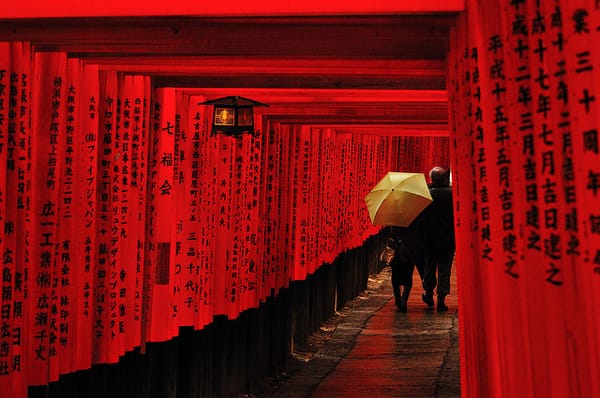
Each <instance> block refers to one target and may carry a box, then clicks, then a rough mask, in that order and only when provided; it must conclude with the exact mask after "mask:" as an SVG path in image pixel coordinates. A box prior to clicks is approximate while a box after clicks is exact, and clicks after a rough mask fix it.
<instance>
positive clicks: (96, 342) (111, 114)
mask: <svg viewBox="0 0 600 398" xmlns="http://www.w3.org/2000/svg"><path fill="white" fill-rule="evenodd" d="M99 93H100V95H99V98H98V109H99V110H98V115H99V120H98V123H99V137H98V151H99V156H98V172H97V174H96V177H97V179H98V181H97V190H96V198H97V207H96V245H95V246H92V247H93V248H94V250H95V252H94V253H93V256H94V257H95V258H96V262H95V263H94V269H93V273H94V274H93V277H94V280H93V287H92V289H91V294H92V295H93V298H92V303H93V306H92V308H91V310H92V311H93V312H94V314H93V318H92V319H93V324H94V326H93V336H94V338H93V347H94V348H93V351H92V362H93V363H105V362H107V361H108V358H109V350H110V335H109V331H108V326H109V322H110V318H109V316H110V312H109V311H110V310H109V295H110V291H109V275H110V274H109V247H110V241H111V235H112V232H111V213H110V209H111V206H112V202H113V201H112V199H113V197H112V189H111V187H112V171H113V167H115V164H114V161H115V154H114V152H113V146H114V135H115V129H116V120H117V76H116V73H114V72H101V73H100V75H99Z"/></svg>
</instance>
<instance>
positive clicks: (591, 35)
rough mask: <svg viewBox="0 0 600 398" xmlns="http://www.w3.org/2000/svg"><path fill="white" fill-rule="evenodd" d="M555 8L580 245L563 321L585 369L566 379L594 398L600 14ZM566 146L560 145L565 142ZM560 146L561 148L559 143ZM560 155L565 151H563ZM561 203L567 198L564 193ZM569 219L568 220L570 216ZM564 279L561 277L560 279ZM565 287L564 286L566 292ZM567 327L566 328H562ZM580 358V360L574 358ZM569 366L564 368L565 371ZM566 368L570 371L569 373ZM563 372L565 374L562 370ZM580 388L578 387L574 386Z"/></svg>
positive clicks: (577, 5) (599, 271) (598, 353)
mask: <svg viewBox="0 0 600 398" xmlns="http://www.w3.org/2000/svg"><path fill="white" fill-rule="evenodd" d="M556 8H559V9H560V11H561V15H562V22H563V32H564V40H563V37H560V40H559V38H558V37H557V38H556V39H555V41H557V42H559V43H560V44H561V45H563V46H564V54H565V55H564V57H565V61H566V67H565V68H564V69H565V70H566V85H568V90H565V92H568V104H569V105H568V110H569V116H568V118H569V121H570V125H569V128H570V132H571V136H570V137H569V138H571V139H572V143H571V145H572V151H573V154H574V155H575V156H573V157H572V161H573V164H572V169H571V167H569V168H568V169H567V170H563V173H565V176H564V178H565V179H566V178H567V175H568V171H572V172H574V174H573V177H574V178H575V180H574V184H575V195H576V201H575V203H574V206H575V209H574V210H572V211H571V213H569V214H570V217H569V218H567V221H566V226H568V227H569V230H570V231H573V229H576V230H577V236H578V237H579V241H577V240H576V239H575V238H574V237H571V239H570V240H569V241H568V243H567V247H568V249H570V250H572V248H574V247H576V248H577V249H578V250H577V251H578V252H579V258H578V259H577V260H576V261H575V262H574V264H573V269H572V271H570V272H573V275H572V276H571V275H569V276H570V278H569V279H571V278H572V281H571V280H569V281H568V282H569V284H570V283H573V284H574V286H573V287H574V288H575V289H576V290H574V291H573V292H572V293H570V297H568V298H567V300H569V301H568V302H567V303H565V304H566V305H570V306H571V308H572V307H575V308H578V311H569V312H568V313H567V314H568V315H574V316H577V317H578V319H576V320H573V322H576V324H573V329H570V330H569V333H570V335H572V336H573V340H574V341H573V343H572V346H571V347H572V348H570V350H569V353H570V354H571V355H572V357H575V356H577V359H578V360H579V361H578V362H577V363H585V364H586V365H584V366H585V367H584V371H582V372H581V373H580V374H575V372H573V373H571V374H572V377H573V378H576V381H575V382H574V383H573V384H574V385H576V386H577V390H575V389H574V390H573V391H571V392H570V393H571V395H582V396H583V395H588V396H594V395H598V394H599V390H600V386H599V381H598V380H597V378H594V377H591V378H588V380H590V381H589V382H585V381H583V380H585V379H586V377H589V376H588V375H591V374H597V373H598V372H599V369H600V343H599V342H598V339H597V336H598V335H599V334H600V321H599V318H600V310H599V309H598V306H597V305H596V304H595V303H597V302H598V299H599V298H600V297H599V296H600V294H599V291H600V211H599V210H598V206H597V203H598V202H599V200H600V149H599V142H598V111H599V109H598V107H599V105H598V101H599V98H598V96H599V94H600V87H599V86H600V83H599V79H598V71H599V70H598V68H599V65H600V51H598V49H597V48H598V46H597V42H598V39H599V35H600V9H599V8H598V5H597V4H595V5H592V4H591V2H589V1H582V0H576V1H571V2H567V1H560V2H557V4H556ZM557 12H558V11H557ZM564 141H565V140H563V142H564ZM563 146H565V144H564V143H563ZM563 152H564V148H563ZM565 197H567V194H566V193H565ZM569 214H568V215H569ZM565 277H566V275H565ZM569 284H567V281H565V285H566V286H569ZM566 325H567V326H570V324H569V323H567V324H566ZM577 354H579V355H577ZM566 366H568V365H565V367H566ZM573 366H575V365H571V367H569V368H568V369H569V370H572V369H573ZM565 371H566V370H565ZM579 383H581V384H579Z"/></svg>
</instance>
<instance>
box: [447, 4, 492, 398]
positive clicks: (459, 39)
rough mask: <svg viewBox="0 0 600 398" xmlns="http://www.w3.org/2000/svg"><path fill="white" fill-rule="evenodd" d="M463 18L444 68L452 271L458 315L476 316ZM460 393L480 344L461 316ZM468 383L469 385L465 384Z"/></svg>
mask: <svg viewBox="0 0 600 398" xmlns="http://www.w3.org/2000/svg"><path fill="white" fill-rule="evenodd" d="M468 34H469V31H468V25H467V18H466V16H464V15H461V16H460V17H459V18H458V21H457V26H456V28H454V29H453V30H452V32H451V40H450V43H451V50H450V55H449V57H448V59H449V60H450V64H449V76H448V78H449V80H448V90H449V126H450V138H451V142H452V147H453V151H452V154H453V160H452V177H453V186H452V190H453V196H454V197H453V199H454V210H455V211H454V225H455V233H456V259H455V267H456V272H457V274H458V275H460V283H459V284H458V286H457V290H458V296H459V297H461V300H459V302H458V304H459V312H461V313H464V312H467V311H468V312H469V313H471V312H473V313H479V311H481V309H480V308H479V307H480V301H479V300H478V299H477V296H478V295H479V290H480V289H482V288H483V287H482V286H481V284H480V283H479V273H478V272H474V271H475V267H476V264H477V258H476V255H477V253H478V251H479V249H478V241H477V240H476V238H477V235H476V225H477V224H476V222H477V221H476V219H477V215H476V213H475V210H476V209H475V208H474V204H475V186H476V185H475V179H474V162H473V160H474V159H473V155H474V153H473V150H474V146H473V136H474V125H473V123H472V119H471V116H470V114H471V110H472V106H473V103H472V101H473V99H472V98H471V94H470V93H471V83H472V77H471V69H470V64H469V57H468V54H469V48H470V46H469V42H468V38H467V37H468ZM459 327H460V330H461V334H460V339H461V340H460V346H461V350H460V356H461V358H460V359H461V367H460V369H461V392H462V393H463V394H465V395H466V396H473V397H475V396H479V395H478V393H479V391H480V386H479V383H478V380H479V378H478V373H479V362H480V361H481V358H480V357H479V356H478V351H477V348H478V344H483V341H485V338H484V333H482V332H481V330H482V329H483V328H484V325H482V324H481V323H480V322H478V321H477V318H476V317H460V318H459ZM467 380H469V381H470V382H469V383H467Z"/></svg>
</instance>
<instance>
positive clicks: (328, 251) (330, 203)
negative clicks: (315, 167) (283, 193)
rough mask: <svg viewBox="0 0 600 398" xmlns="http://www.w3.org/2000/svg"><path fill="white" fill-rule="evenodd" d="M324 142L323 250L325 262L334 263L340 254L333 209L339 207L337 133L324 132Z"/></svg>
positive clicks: (324, 130) (325, 129) (327, 129)
mask: <svg viewBox="0 0 600 398" xmlns="http://www.w3.org/2000/svg"><path fill="white" fill-rule="evenodd" d="M322 140H323V146H322V148H323V149H322V150H323V162H322V163H321V176H322V178H323V181H324V184H323V188H322V192H323V197H322V203H323V204H322V206H323V224H322V225H321V226H320V227H321V228H323V232H322V236H323V240H322V245H321V250H322V252H323V253H324V254H325V258H324V261H325V262H327V263H332V262H333V261H334V260H335V257H336V256H337V254H338V253H339V252H338V242H337V226H336V224H337V220H336V218H335V214H333V211H332V209H335V208H336V206H337V201H336V195H335V192H336V190H337V187H336V185H335V179H336V175H335V173H334V150H335V131H333V129H331V128H324V129H323V130H322Z"/></svg>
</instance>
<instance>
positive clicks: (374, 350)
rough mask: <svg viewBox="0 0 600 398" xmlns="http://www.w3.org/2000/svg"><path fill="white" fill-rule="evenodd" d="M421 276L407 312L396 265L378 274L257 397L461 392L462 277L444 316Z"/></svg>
mask: <svg viewBox="0 0 600 398" xmlns="http://www.w3.org/2000/svg"><path fill="white" fill-rule="evenodd" d="M417 278H418V277H417V274H416V273H415V284H414V286H415V287H414V288H413V293H412V295H411V298H410V300H409V303H408V313H406V314H403V313H400V312H398V311H397V310H396V306H395V304H394V300H393V294H392V290H391V285H390V282H389V281H390V271H389V268H385V269H384V270H382V271H381V272H380V273H379V274H377V275H373V276H372V277H371V279H370V281H369V288H368V290H367V291H366V292H365V293H364V294H363V295H361V296H360V297H358V298H356V299H354V300H352V301H351V302H350V303H348V304H347V305H346V306H345V307H344V308H343V309H342V310H341V311H339V313H338V314H336V315H335V316H334V317H333V318H332V319H331V320H329V321H328V322H326V323H325V324H324V325H322V327H321V330H319V331H318V332H317V333H314V334H313V335H312V336H311V337H310V338H309V344H308V346H307V349H306V350H304V351H299V352H296V353H294V357H293V360H291V361H290V364H289V366H288V369H287V371H286V372H284V373H282V374H279V375H277V376H276V377H274V378H272V379H271V380H269V381H267V383H266V385H265V391H264V392H263V393H261V394H260V395H254V397H281V398H304V397H306V398H308V397H311V398H322V397H369V396H370V397H436V398H438V397H439V398H454V397H456V398H458V397H460V367H459V350H458V312H457V302H456V293H455V292H456V278H453V281H452V282H453V285H454V286H453V287H452V292H453V293H454V294H453V295H452V296H448V298H447V300H446V301H447V304H448V306H449V308H450V310H449V311H448V312H447V313H443V314H438V313H436V312H435V311H432V310H429V309H427V308H426V306H425V304H424V303H423V302H421V298H420V297H421V288H420V281H418V280H417ZM249 397H250V396H249Z"/></svg>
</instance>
